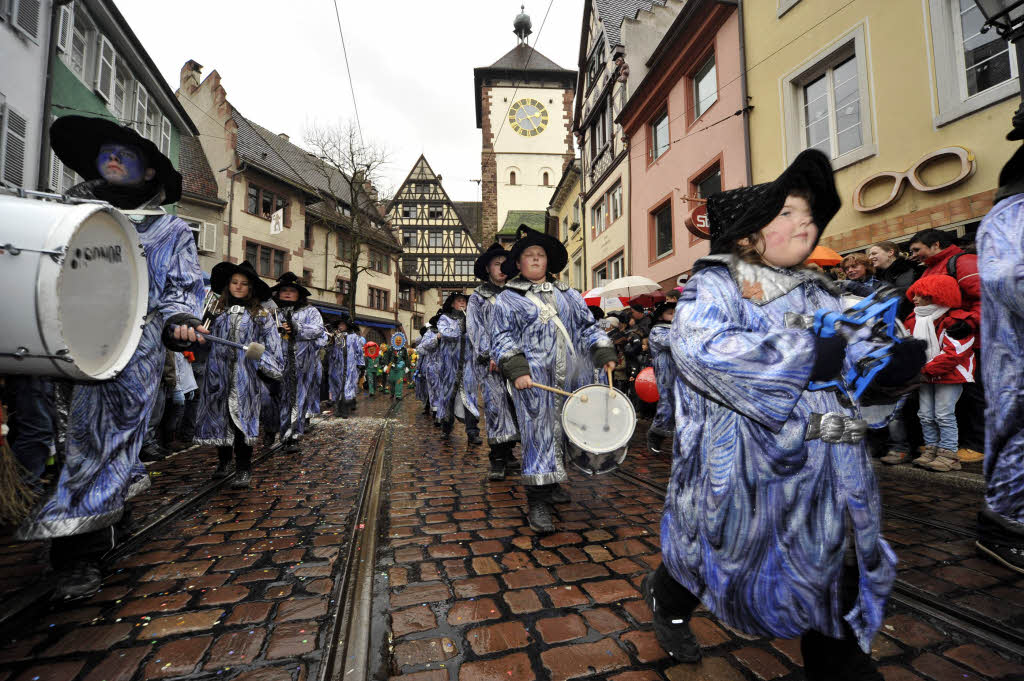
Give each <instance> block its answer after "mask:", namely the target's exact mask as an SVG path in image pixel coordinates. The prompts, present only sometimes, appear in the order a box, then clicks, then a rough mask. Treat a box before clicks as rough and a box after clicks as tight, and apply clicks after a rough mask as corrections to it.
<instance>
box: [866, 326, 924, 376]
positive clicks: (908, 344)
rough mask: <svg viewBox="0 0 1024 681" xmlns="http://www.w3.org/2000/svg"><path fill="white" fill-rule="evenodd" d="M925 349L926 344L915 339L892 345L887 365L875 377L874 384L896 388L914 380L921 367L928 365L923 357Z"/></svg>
mask: <svg viewBox="0 0 1024 681" xmlns="http://www.w3.org/2000/svg"><path fill="white" fill-rule="evenodd" d="M927 348H928V344H927V343H925V342H924V341H923V340H918V339H917V338H908V339H906V340H902V341H900V342H899V343H896V344H894V345H893V346H892V350H890V351H889V352H890V357H891V359H890V360H889V364H888V365H887V366H886V367H885V368H884V369H882V370H881V371H879V372H878V375H877V376H875V383H877V384H878V385H882V386H897V385H903V384H904V383H908V382H910V381H912V380H914V378H915V377H916V376H917V375H918V374H920V373H921V367H923V366H924V365H925V364H927V363H928V359H927V357H926V356H925V350H926V349H927Z"/></svg>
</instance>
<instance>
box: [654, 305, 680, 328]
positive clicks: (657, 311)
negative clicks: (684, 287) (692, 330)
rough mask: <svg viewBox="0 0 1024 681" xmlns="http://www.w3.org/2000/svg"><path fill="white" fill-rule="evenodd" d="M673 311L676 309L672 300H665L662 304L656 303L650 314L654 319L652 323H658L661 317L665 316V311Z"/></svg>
mask: <svg viewBox="0 0 1024 681" xmlns="http://www.w3.org/2000/svg"><path fill="white" fill-rule="evenodd" d="M674 309H676V303H675V301H674V300H665V301H662V302H660V303H658V304H657V305H656V306H655V307H654V312H653V313H652V315H653V317H654V323H655V324H657V323H658V322H660V321H661V315H663V314H665V310H674Z"/></svg>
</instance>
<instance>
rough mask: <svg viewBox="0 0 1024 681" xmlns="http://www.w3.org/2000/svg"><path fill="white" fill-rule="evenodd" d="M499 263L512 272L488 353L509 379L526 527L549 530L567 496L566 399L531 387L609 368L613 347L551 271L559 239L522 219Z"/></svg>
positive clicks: (572, 382)
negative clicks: (561, 486)
mask: <svg viewBox="0 0 1024 681" xmlns="http://www.w3.org/2000/svg"><path fill="white" fill-rule="evenodd" d="M519 230H520V231H519V239H518V240H517V241H516V242H515V244H514V245H513V246H512V248H511V249H510V250H509V253H508V257H507V258H506V260H505V262H504V263H502V270H503V271H504V272H505V274H506V275H507V276H509V277H510V279H509V280H508V281H506V282H505V288H504V289H503V290H502V292H501V293H499V294H498V302H497V303H496V304H495V306H494V312H493V316H492V323H493V329H494V331H493V335H492V337H491V357H492V358H493V359H494V360H495V361H496V362H497V363H498V366H499V367H500V368H501V372H502V374H504V376H505V378H507V379H508V380H509V381H511V382H512V384H513V387H514V388H515V390H513V391H512V392H513V394H512V400H513V402H514V404H515V409H516V417H517V420H518V423H519V432H520V434H521V436H522V456H523V460H522V473H521V477H522V480H523V484H524V485H525V486H526V498H527V501H528V502H529V512H528V519H529V523H530V528H531V529H533V531H534V532H537V533H538V534H546V533H550V532H554V529H555V528H554V523H553V522H552V519H551V510H552V509H551V504H552V503H558V502H559V501H562V500H567V496H566V495H565V490H561V489H559V487H558V483H561V482H564V481H566V480H568V476H567V475H566V472H565V453H566V444H565V436H564V434H563V432H562V424H561V411H562V404H563V403H564V402H565V398H564V397H561V396H558V395H555V394H552V393H550V392H547V391H542V390H540V389H538V388H534V387H533V383H534V382H535V381H536V382H537V383H540V384H542V385H547V386H549V387H555V388H559V389H561V390H566V391H570V392H571V391H574V390H576V389H578V388H580V387H582V386H584V385H588V384H591V383H594V372H595V369H603V370H606V371H611V370H612V369H613V368H614V367H615V350H614V348H613V347H612V343H611V341H610V340H608V336H607V335H606V334H605V332H604V331H602V330H601V329H599V328H598V326H597V324H596V323H595V322H594V317H593V315H591V314H590V310H588V309H587V306H586V304H585V303H584V302H583V298H582V297H581V296H580V294H579V292H578V291H576V290H574V289H571V288H569V286H568V285H567V284H565V283H564V282H561V281H558V280H556V279H555V278H554V277H553V276H552V275H554V274H557V273H559V272H561V271H562V270H563V269H565V266H566V264H567V262H568V260H569V256H568V253H567V252H566V250H565V246H563V245H562V244H561V242H559V241H558V240H557V239H555V238H553V237H550V236H548V235H547V234H542V233H540V232H537V231H535V230H533V229H530V228H528V227H526V226H525V225H521V226H520V228H519Z"/></svg>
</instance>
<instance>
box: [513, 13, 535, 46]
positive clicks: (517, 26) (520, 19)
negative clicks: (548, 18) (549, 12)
mask: <svg viewBox="0 0 1024 681" xmlns="http://www.w3.org/2000/svg"><path fill="white" fill-rule="evenodd" d="M512 28H513V33H515V34H516V35H517V36H519V44H520V45H525V44H526V37H527V36H528V35H530V34H531V33H533V30H532V29H533V22H532V21H530V15H529V14H527V13H526V5H520V6H519V16H517V17H516V20H515V21H514V22H512Z"/></svg>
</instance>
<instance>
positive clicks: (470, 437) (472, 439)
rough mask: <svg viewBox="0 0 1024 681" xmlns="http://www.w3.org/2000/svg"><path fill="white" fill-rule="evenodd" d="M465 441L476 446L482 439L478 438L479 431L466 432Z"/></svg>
mask: <svg viewBox="0 0 1024 681" xmlns="http://www.w3.org/2000/svg"><path fill="white" fill-rule="evenodd" d="M466 441H467V442H468V443H469V444H470V445H471V446H473V447H475V446H477V445H479V444H483V440H481V439H480V432H479V431H473V432H470V433H466Z"/></svg>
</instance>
